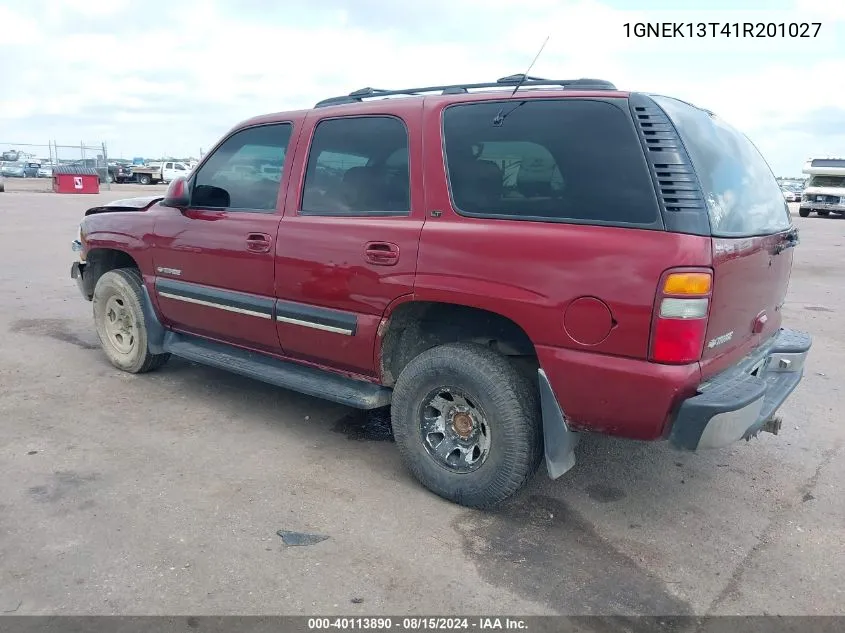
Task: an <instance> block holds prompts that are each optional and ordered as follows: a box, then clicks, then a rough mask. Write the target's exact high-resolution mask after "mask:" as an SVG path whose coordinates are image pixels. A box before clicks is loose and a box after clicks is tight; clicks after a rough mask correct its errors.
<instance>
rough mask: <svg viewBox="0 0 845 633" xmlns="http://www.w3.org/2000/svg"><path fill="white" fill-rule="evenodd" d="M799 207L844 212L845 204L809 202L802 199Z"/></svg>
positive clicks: (817, 210)
mask: <svg viewBox="0 0 845 633" xmlns="http://www.w3.org/2000/svg"><path fill="white" fill-rule="evenodd" d="M800 208H801V209H809V210H810V211H815V212H819V211H830V212H831V213H845V204H833V203H828V202H810V201H806V200H805V201H803V202H802V203H801V207H800Z"/></svg>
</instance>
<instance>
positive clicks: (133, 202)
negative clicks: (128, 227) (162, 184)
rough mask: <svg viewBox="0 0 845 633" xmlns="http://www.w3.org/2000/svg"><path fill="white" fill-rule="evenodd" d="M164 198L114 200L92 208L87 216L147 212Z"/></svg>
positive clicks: (145, 197) (140, 197)
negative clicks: (121, 212)
mask: <svg viewBox="0 0 845 633" xmlns="http://www.w3.org/2000/svg"><path fill="white" fill-rule="evenodd" d="M162 199H164V196H139V197H137V198H124V199H123V200H113V201H112V202H108V203H106V204H104V205H101V206H99V207H92V208H90V209H88V210H87V211H86V212H85V215H95V214H97V213H117V212H120V211H146V210H147V209H149V208H150V207H151V206H153V205H154V204H155V203H156V202H158V201H159V200H162Z"/></svg>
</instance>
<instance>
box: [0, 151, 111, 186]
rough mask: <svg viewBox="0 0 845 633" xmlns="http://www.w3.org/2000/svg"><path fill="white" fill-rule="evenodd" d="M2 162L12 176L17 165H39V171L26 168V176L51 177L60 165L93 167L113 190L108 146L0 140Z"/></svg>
mask: <svg viewBox="0 0 845 633" xmlns="http://www.w3.org/2000/svg"><path fill="white" fill-rule="evenodd" d="M0 162H2V167H0V169H2V170H5V171H6V172H7V173H8V174H12V173H13V171H11V170H13V169H14V167H15V166H16V165H20V166H22V165H24V164H25V165H28V166H30V165H34V164H36V163H37V164H38V166H39V167H40V169H38V170H37V172H36V173H33V170H34V167H27V168H26V169H25V170H24V176H23V177H39V176H40V177H43V178H47V177H49V176H50V168H52V167H55V166H58V165H78V166H81V167H93V168H94V169H96V170H97V172H98V173H99V175H100V182H102V183H105V185H106V188H107V189H111V182H112V172H111V170H110V169H109V155H108V149H107V148H106V144H105V143H99V144H92V143H85V142H80V143H79V144H78V145H60V144H59V143H57V142H56V141H47V142H46V143H43V144H41V143H10V142H4V141H0Z"/></svg>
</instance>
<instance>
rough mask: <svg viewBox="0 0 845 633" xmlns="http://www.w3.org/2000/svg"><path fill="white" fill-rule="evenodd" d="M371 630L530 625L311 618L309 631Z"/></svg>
mask: <svg viewBox="0 0 845 633" xmlns="http://www.w3.org/2000/svg"><path fill="white" fill-rule="evenodd" d="M335 629H336V630H369V631H388V630H397V631H432V630H435V631H448V630H472V629H477V630H480V631H488V630H489V631H497V630H502V631H504V630H511V631H518V630H525V629H527V623H526V622H525V620H522V619H520V618H508V617H504V618H500V617H475V618H460V617H458V618H444V617H405V618H402V619H401V620H400V619H399V618H391V617H389V616H388V617H346V618H344V617H340V618H309V619H308V630H309V631H321V630H335Z"/></svg>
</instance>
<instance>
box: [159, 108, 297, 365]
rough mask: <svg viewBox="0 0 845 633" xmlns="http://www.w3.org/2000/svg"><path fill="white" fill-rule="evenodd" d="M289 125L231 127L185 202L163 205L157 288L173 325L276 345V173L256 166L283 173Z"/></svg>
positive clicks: (265, 347) (257, 345)
mask: <svg viewBox="0 0 845 633" xmlns="http://www.w3.org/2000/svg"><path fill="white" fill-rule="evenodd" d="M292 131H293V124H292V123H274V124H270V125H260V126H255V127H250V128H246V129H243V130H240V131H238V132H235V133H234V134H233V135H231V136H229V137H228V138H227V139H225V140H224V141H223V142H222V143H221V144H220V145H219V146H218V147H217V148H216V149H215V150H214V151H213V152H212V154H211V155H210V156H209V157H208V158H207V159H206V161H205V162H204V163H203V164H202V165H201V166H200V167H199V168H198V170H197V172H196V174H195V175H194V177H193V178H192V182H191V206H190V207H189V208H188V209H186V210H185V211H182V212H180V211H178V210H176V209H162V210H161V212H160V214H159V216H158V218H157V219H156V223H155V228H154V232H155V246H154V251H153V258H154V263H155V271H156V282H155V288H156V293H157V296H158V302H159V306H160V307H161V311H162V314H163V316H164V317H165V318H166V319H167V321H168V322H170V324H172V325H173V327H174V328H176V329H178V330H182V331H186V332H191V333H194V334H199V335H201V336H206V337H210V338H214V339H218V340H222V341H226V342H231V343H234V344H237V345H242V346H245V347H249V348H253V349H258V350H261V351H267V352H275V353H281V350H280V348H279V341H278V337H277V335H276V328H275V325H274V324H273V302H274V296H273V295H274V292H273V287H274V274H275V271H274V265H273V252H274V249H275V246H276V244H275V240H276V232H277V229H278V226H279V222H280V221H281V203H280V183H279V180H280V179H279V178H265V177H261V176H256V174H257V173H258V169H257V167H260V166H263V165H269V166H272V167H273V169H275V170H276V172H278V173H279V174H281V173H282V169H283V164H284V162H285V154H286V151H287V147H288V143H289V141H290V138H291V134H292ZM238 167H245V168H249V169H238Z"/></svg>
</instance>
